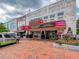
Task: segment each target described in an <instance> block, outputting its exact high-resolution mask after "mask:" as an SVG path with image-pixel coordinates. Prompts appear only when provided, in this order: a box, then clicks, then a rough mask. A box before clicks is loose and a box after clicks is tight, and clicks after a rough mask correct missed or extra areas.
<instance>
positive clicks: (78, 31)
mask: <svg viewBox="0 0 79 59" xmlns="http://www.w3.org/2000/svg"><path fill="white" fill-rule="evenodd" d="M76 23H77V29H76V34H79V19H78V20H77V21H76Z"/></svg>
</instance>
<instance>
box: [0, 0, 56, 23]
mask: <svg viewBox="0 0 79 59" xmlns="http://www.w3.org/2000/svg"><path fill="white" fill-rule="evenodd" d="M53 2H56V0H0V22H6V21H8V20H10V19H13V18H16V17H18V16H21V15H24V14H26V13H27V12H28V10H29V8H30V9H31V11H33V10H36V9H38V8H40V7H43V6H45V5H48V4H50V3H53ZM3 20H4V21H3Z"/></svg>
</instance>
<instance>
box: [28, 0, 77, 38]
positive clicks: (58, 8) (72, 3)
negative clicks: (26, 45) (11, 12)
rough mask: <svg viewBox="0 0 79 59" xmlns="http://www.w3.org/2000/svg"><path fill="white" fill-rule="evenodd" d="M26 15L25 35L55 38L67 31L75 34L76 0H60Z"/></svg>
mask: <svg viewBox="0 0 79 59" xmlns="http://www.w3.org/2000/svg"><path fill="white" fill-rule="evenodd" d="M28 15H29V16H28V18H26V19H27V20H29V26H30V28H29V30H27V37H28V35H30V37H31V38H39V39H40V38H42V39H57V38H60V37H61V36H62V35H64V34H67V33H68V32H69V33H71V34H73V35H75V34H76V0H60V1H58V2H56V3H53V4H50V5H48V6H45V7H43V8H40V9H38V10H36V11H33V12H31V13H29V14H28ZM69 29H70V31H69Z"/></svg>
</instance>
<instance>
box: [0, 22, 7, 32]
mask: <svg viewBox="0 0 79 59" xmlns="http://www.w3.org/2000/svg"><path fill="white" fill-rule="evenodd" d="M0 32H8V29H7V28H6V27H5V25H4V24H3V23H0Z"/></svg>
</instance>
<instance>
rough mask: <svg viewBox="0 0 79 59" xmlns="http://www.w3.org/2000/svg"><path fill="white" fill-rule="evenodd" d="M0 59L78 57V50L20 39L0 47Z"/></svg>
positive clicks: (66, 58) (69, 58)
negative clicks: (15, 42)
mask: <svg viewBox="0 0 79 59" xmlns="http://www.w3.org/2000/svg"><path fill="white" fill-rule="evenodd" d="M0 59H79V52H76V51H70V50H66V49H61V48H55V47H53V42H50V41H37V40H21V41H20V43H19V44H13V45H10V46H6V47H2V48H0Z"/></svg>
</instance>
